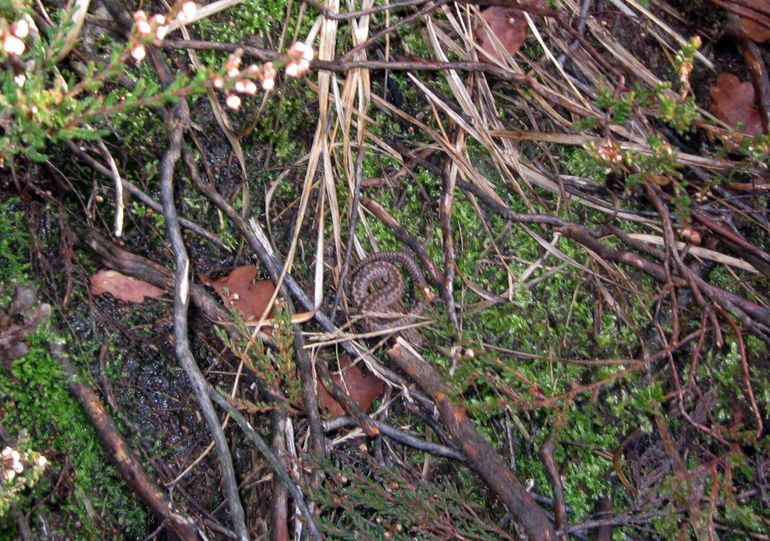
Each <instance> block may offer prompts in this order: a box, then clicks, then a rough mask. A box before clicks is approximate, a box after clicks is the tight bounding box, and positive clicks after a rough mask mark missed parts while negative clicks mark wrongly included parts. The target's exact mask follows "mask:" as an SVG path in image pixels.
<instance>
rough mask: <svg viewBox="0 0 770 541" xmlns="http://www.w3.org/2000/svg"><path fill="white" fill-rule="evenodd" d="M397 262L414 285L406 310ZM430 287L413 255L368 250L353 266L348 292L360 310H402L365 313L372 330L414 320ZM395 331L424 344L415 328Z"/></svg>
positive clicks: (410, 340) (422, 307) (402, 324)
mask: <svg viewBox="0 0 770 541" xmlns="http://www.w3.org/2000/svg"><path fill="white" fill-rule="evenodd" d="M397 265H400V266H401V267H403V268H404V270H405V271H406V274H407V275H408V276H409V278H411V280H412V285H413V286H414V287H413V295H412V299H413V302H412V306H411V309H409V310H408V311H405V310H404V306H403V296H404V289H405V285H404V278H403V276H401V271H400V270H399V268H398V266H397ZM372 288H374V291H372ZM429 291H430V290H429V289H428V284H427V283H426V282H425V277H424V276H423V274H422V271H421V270H420V267H419V266H418V265H417V263H416V262H415V260H414V259H412V256H410V255H409V254H407V253H404V252H395V251H394V252H377V253H374V254H371V255H369V256H368V257H367V258H366V259H364V260H363V261H361V263H360V264H359V265H358V266H357V267H356V268H355V269H354V270H353V272H352V273H351V278H350V295H351V298H352V300H353V303H354V304H355V306H356V307H357V308H358V311H359V313H361V314H364V315H366V314H367V313H377V314H399V313H401V314H405V315H403V316H401V317H396V318H387V317H377V316H369V317H365V318H364V324H365V325H366V327H367V328H368V329H369V330H371V331H380V330H383V329H390V328H394V327H402V326H404V325H409V324H411V323H414V322H415V320H416V319H417V317H416V316H419V315H420V314H422V312H423V311H424V310H425V309H426V308H427V305H426V303H425V302H424V301H423V300H422V299H423V298H424V297H426V296H429V295H430V293H429ZM398 334H400V335H401V337H402V338H404V339H405V340H407V341H408V342H411V343H412V345H413V346H415V347H421V346H422V344H423V338H422V336H421V335H420V333H419V332H417V330H416V329H404V330H401V331H399V332H398Z"/></svg>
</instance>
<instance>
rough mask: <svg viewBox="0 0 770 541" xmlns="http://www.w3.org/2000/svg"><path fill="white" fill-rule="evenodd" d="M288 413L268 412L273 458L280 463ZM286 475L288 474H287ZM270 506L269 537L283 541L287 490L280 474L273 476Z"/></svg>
mask: <svg viewBox="0 0 770 541" xmlns="http://www.w3.org/2000/svg"><path fill="white" fill-rule="evenodd" d="M287 418H288V415H287V413H286V412H285V411H282V410H279V409H274V410H273V411H272V412H271V413H270V419H271V421H272V423H271V424H272V427H271V429H270V430H271V432H272V433H273V441H272V445H273V453H274V454H275V458H276V460H277V461H278V462H280V463H281V464H284V463H285V460H286V433H285V432H284V428H283V425H284V423H286V419H287ZM287 477H288V475H287ZM270 507H271V510H272V513H271V517H270V522H271V524H272V526H273V527H272V528H270V538H271V539H272V540H273V541H285V540H287V539H289V517H288V508H289V492H288V487H287V486H286V482H285V481H284V479H282V478H281V477H280V476H275V477H273V492H272V494H271V495H270Z"/></svg>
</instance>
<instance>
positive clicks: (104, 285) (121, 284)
mask: <svg viewBox="0 0 770 541" xmlns="http://www.w3.org/2000/svg"><path fill="white" fill-rule="evenodd" d="M90 284H91V293H92V294H93V295H104V294H105V293H111V294H112V296H113V297H115V298H116V299H120V300H121V301H128V302H139V303H141V302H144V298H145V297H150V298H151V299H158V298H160V297H162V296H163V293H165V292H164V291H163V290H162V289H160V288H157V287H155V286H153V285H150V284H148V283H147V282H144V281H142V280H137V279H136V278H132V277H130V276H126V275H125V274H121V273H119V272H118V271H114V270H100V271H99V272H97V273H96V274H94V275H93V276H91V279H90Z"/></svg>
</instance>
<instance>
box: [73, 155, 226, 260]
mask: <svg viewBox="0 0 770 541" xmlns="http://www.w3.org/2000/svg"><path fill="white" fill-rule="evenodd" d="M65 143H66V144H67V148H69V150H70V152H72V153H73V154H75V155H76V156H77V157H79V158H80V159H81V160H83V161H84V162H86V163H87V164H88V165H90V166H91V167H92V168H93V169H94V170H96V171H97V172H98V173H101V174H102V175H104V176H106V177H107V178H110V179H112V180H113V181H114V180H115V178H114V176H113V174H112V171H110V170H109V169H108V168H107V167H105V166H103V165H102V164H100V163H99V162H98V161H96V160H95V159H93V158H92V157H91V156H89V155H88V154H87V153H86V152H84V151H82V150H80V148H78V146H77V145H76V144H75V143H73V142H72V141H65ZM121 181H122V184H123V188H124V189H125V190H126V191H127V192H129V193H131V194H133V195H134V196H136V198H137V199H139V200H140V201H141V202H142V203H144V204H145V205H147V206H148V207H150V208H151V209H152V210H154V211H155V212H160V213H162V212H163V207H162V206H161V205H160V203H158V202H157V201H155V200H154V199H153V198H152V197H150V196H149V195H147V194H146V193H145V192H143V191H142V190H141V189H140V188H139V187H138V186H136V185H135V184H133V183H132V182H131V181H129V180H126V179H125V178H122V177H121ZM179 224H180V225H181V226H182V227H184V228H186V229H189V230H190V231H192V232H193V233H197V234H198V235H200V236H201V237H203V238H204V239H206V240H209V241H211V242H213V243H214V244H216V245H217V246H218V247H219V248H222V249H223V250H228V251H229V248H228V247H227V246H226V245H225V243H224V242H222V241H221V240H220V239H219V237H218V236H216V235H215V234H214V233H211V232H210V231H206V230H205V229H203V228H202V227H201V226H199V225H198V224H196V223H194V222H191V221H190V220H187V219H185V218H180V219H179Z"/></svg>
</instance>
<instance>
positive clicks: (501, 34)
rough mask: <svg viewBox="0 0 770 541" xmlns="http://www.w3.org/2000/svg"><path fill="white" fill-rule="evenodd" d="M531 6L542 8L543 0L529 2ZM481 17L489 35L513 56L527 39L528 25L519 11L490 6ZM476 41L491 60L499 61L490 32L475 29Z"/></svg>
mask: <svg viewBox="0 0 770 541" xmlns="http://www.w3.org/2000/svg"><path fill="white" fill-rule="evenodd" d="M529 3H530V4H531V5H532V6H535V7H543V6H544V2H543V0H534V1H532V2H529ZM481 16H482V17H483V18H484V20H485V21H486V22H487V24H488V25H489V29H490V30H491V34H493V35H494V36H496V37H497V39H498V40H499V41H500V43H501V44H502V45H503V47H504V48H505V50H506V51H508V53H510V54H511V56H513V55H514V54H516V51H518V50H519V49H520V48H521V46H522V44H523V43H524V41H525V40H526V39H527V33H528V32H529V25H528V24H527V20H526V19H525V18H524V14H523V13H522V11H521V10H519V9H514V8H506V7H500V6H491V7H488V8H487V9H485V10H484V11H482V12H481ZM476 39H478V40H479V45H481V48H482V49H484V51H485V52H486V53H487V54H488V55H489V56H491V57H492V58H498V59H500V57H499V55H498V54H497V52H496V51H495V45H494V42H493V40H492V37H491V35H490V32H489V31H488V30H487V29H486V28H484V27H479V28H477V29H476ZM501 60H502V59H501Z"/></svg>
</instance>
